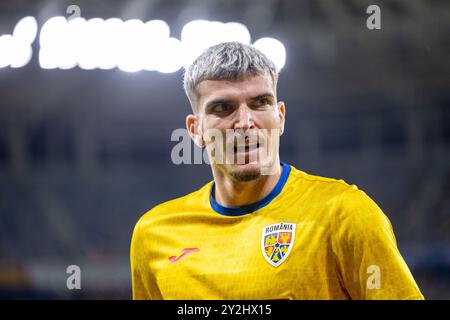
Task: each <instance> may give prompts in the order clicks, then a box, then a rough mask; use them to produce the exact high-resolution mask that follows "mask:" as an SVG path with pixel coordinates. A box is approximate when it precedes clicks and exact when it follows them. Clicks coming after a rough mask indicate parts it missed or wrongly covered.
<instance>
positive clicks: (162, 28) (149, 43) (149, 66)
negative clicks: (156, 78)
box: [141, 20, 180, 71]
mask: <svg viewBox="0 0 450 320" xmlns="http://www.w3.org/2000/svg"><path fill="white" fill-rule="evenodd" d="M143 37H144V41H143V42H142V47H141V49H142V50H143V63H144V65H143V67H144V69H145V70H147V71H156V70H157V69H159V68H160V67H159V66H160V65H161V64H164V63H169V64H170V62H165V61H163V60H165V59H168V58H167V54H168V55H170V54H171V53H166V51H167V48H166V47H167V46H169V47H170V46H173V47H176V44H174V43H173V41H172V40H170V41H169V43H166V42H167V41H168V39H169V37H170V28H169V25H168V24H167V23H166V22H165V21H163V20H151V21H148V22H146V23H145V25H144V34H143ZM171 42H172V43H171ZM177 50H178V52H179V51H180V49H179V48H177ZM161 60H162V62H161ZM174 63H176V62H174ZM162 69H166V67H163V68H162ZM168 69H171V68H168Z"/></svg>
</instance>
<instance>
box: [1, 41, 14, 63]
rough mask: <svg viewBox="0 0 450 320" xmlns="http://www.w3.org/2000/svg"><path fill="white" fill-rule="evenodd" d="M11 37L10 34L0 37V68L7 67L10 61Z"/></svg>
mask: <svg viewBox="0 0 450 320" xmlns="http://www.w3.org/2000/svg"><path fill="white" fill-rule="evenodd" d="M12 41H13V37H12V35H10V34H5V35H2V36H0V68H4V67H7V66H9V64H10V61H11V55H12V52H11V51H12V50H11V47H12V45H11V43H12Z"/></svg>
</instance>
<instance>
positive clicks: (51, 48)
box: [39, 16, 71, 69]
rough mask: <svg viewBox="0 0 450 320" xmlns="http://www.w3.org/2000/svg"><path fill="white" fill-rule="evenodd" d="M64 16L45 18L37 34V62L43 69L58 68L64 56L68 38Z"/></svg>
mask: <svg viewBox="0 0 450 320" xmlns="http://www.w3.org/2000/svg"><path fill="white" fill-rule="evenodd" d="M67 29H68V23H67V20H66V18H64V17H61V16H57V17H53V18H50V19H49V20H47V21H46V22H45V23H44V25H43V26H42V28H41V32H40V34H39V44H40V47H41V49H40V52H39V64H40V66H41V68H44V69H54V68H58V67H59V66H60V64H62V62H63V61H64V59H65V57H66V52H65V51H68V50H69V48H67V45H66V44H67V43H68V41H70V40H71V39H69V38H68V32H67Z"/></svg>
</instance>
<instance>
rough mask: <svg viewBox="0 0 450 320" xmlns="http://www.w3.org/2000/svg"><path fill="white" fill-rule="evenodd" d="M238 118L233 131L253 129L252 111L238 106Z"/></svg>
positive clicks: (245, 106) (246, 107)
mask: <svg viewBox="0 0 450 320" xmlns="http://www.w3.org/2000/svg"><path fill="white" fill-rule="evenodd" d="M237 116H238V118H237V121H236V123H235V125H234V129H241V130H244V131H246V130H248V129H251V128H253V127H254V124H253V116H252V111H251V110H250V108H249V107H248V106H247V105H241V106H239V110H238V115H237Z"/></svg>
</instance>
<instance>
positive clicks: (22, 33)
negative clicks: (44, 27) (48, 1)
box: [13, 16, 38, 44]
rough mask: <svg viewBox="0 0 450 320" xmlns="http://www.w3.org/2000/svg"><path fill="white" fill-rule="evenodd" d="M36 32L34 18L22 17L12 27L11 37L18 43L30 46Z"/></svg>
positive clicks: (36, 26) (36, 27)
mask: <svg viewBox="0 0 450 320" xmlns="http://www.w3.org/2000/svg"><path fill="white" fill-rule="evenodd" d="M37 30H38V25H37V21H36V18H34V17H31V16H28V17H24V18H22V19H20V20H19V22H17V24H16V26H15V27H14V31H13V37H14V39H16V40H18V41H20V42H23V43H27V44H32V43H33V41H34V39H35V38H36V34H37Z"/></svg>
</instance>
